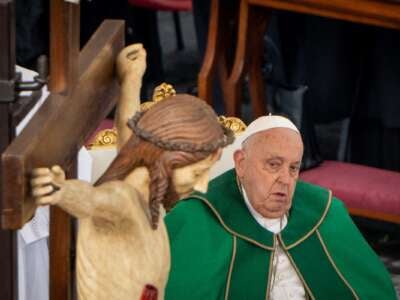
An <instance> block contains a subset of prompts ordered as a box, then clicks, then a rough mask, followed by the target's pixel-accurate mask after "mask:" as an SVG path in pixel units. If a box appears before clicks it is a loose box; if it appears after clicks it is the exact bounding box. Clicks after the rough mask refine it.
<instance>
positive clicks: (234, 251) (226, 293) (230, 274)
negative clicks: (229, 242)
mask: <svg viewBox="0 0 400 300" xmlns="http://www.w3.org/2000/svg"><path fill="white" fill-rule="evenodd" d="M235 258H236V236H234V235H233V249H232V258H231V263H230V265H229V273H228V278H227V279H226V288H225V298H224V299H225V300H227V299H228V297H229V289H230V286H231V276H232V270H233V265H234V263H235Z"/></svg>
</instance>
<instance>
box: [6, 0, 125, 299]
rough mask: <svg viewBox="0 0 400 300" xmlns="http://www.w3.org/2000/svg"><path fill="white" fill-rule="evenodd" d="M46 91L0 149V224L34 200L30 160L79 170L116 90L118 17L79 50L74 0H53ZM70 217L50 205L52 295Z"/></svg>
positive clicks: (60, 277) (63, 276)
mask: <svg viewBox="0 0 400 300" xmlns="http://www.w3.org/2000/svg"><path fill="white" fill-rule="evenodd" d="M50 27H51V37H50V55H51V57H50V84H49V88H50V91H51V94H50V96H49V97H48V99H47V100H46V101H45V103H44V104H43V105H42V107H41V108H40V110H39V111H38V112H37V113H36V114H35V116H34V117H33V119H32V120H31V121H30V123H29V124H28V126H27V127H26V128H25V129H24V130H23V132H22V133H21V135H20V136H18V137H17V138H16V139H15V140H14V141H13V143H12V144H11V145H10V146H9V147H8V148H7V149H6V151H5V152H4V153H3V155H2V166H1V168H2V170H1V171H2V174H3V175H4V176H3V177H2V185H3V189H2V210H1V217H2V220H1V225H2V228H3V229H19V228H21V227H22V226H23V225H24V224H25V223H26V222H27V221H29V220H30V219H31V218H32V216H33V214H34V212H35V209H36V205H35V203H34V202H33V200H32V198H31V197H30V195H29V174H30V172H31V170H32V169H33V168H35V167H43V166H51V165H54V164H58V165H61V166H62V167H63V168H65V169H66V170H67V175H69V176H70V177H73V176H74V175H75V171H76V157H77V152H78V150H79V149H80V148H81V147H82V146H83V144H84V142H85V140H86V139H87V138H88V137H89V136H90V134H91V133H92V132H93V131H94V130H95V129H96V127H97V126H98V125H99V123H100V122H101V121H102V120H103V119H104V118H105V117H106V115H107V114H108V113H109V112H110V110H111V109H112V107H113V106H114V105H115V100H116V99H117V97H118V91H119V89H118V84H117V82H116V76H115V70H114V62H115V58H116V56H117V54H118V52H119V51H120V50H121V49H122V48H123V46H124V24H123V21H115V20H114V21H112V20H108V21H105V22H103V24H102V25H101V26H100V27H99V29H98V30H97V31H96V33H95V34H94V35H93V36H92V38H91V39H90V40H89V42H88V43H87V44H86V45H85V47H84V49H83V50H82V51H81V52H79V5H78V4H73V3H70V2H69V1H64V0H52V1H51V26H50ZM71 232H72V230H71V222H70V217H69V216H68V215H67V214H66V213H64V212H63V211H61V210H60V209H58V208H56V207H55V208H52V209H51V226H50V298H51V299H57V300H62V299H70V298H71V290H72V289H71V282H72V276H71V272H70V267H71V263H70V248H71V247H72V244H71Z"/></svg>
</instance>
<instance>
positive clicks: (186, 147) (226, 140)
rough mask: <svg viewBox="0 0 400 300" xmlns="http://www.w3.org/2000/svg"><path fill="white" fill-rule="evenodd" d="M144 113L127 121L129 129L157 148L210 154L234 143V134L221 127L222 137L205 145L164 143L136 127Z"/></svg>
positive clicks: (137, 114) (141, 112)
mask: <svg viewBox="0 0 400 300" xmlns="http://www.w3.org/2000/svg"><path fill="white" fill-rule="evenodd" d="M144 113H145V111H139V112H137V113H136V114H135V115H134V116H133V117H132V118H131V119H129V121H128V126H129V128H131V129H132V131H133V132H134V133H135V134H136V136H138V137H140V138H141V139H143V140H146V141H148V142H150V143H152V144H154V145H156V146H157V147H159V148H162V149H165V150H168V151H184V152H189V153H194V152H212V151H215V150H217V149H218V148H222V147H225V146H227V145H229V144H232V143H233V141H234V133H233V131H232V130H231V129H229V128H227V127H225V126H223V125H222V124H220V125H221V128H222V130H223V132H224V136H223V137H222V138H220V139H218V140H215V141H213V142H210V143H205V144H201V145H195V144H192V143H188V142H179V143H176V142H171V141H164V140H162V139H161V138H160V137H158V136H155V135H154V134H152V133H150V132H148V131H146V130H144V129H143V128H140V127H139V126H138V122H139V120H140V118H141V117H142V116H143V114H144Z"/></svg>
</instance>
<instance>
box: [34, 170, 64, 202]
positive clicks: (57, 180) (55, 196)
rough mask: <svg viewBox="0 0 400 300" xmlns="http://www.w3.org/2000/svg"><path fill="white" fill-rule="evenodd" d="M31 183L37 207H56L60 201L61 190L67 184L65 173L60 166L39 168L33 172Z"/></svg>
mask: <svg viewBox="0 0 400 300" xmlns="http://www.w3.org/2000/svg"><path fill="white" fill-rule="evenodd" d="M30 183H31V188H32V196H33V197H34V198H35V201H36V204H37V205H48V204H52V205H54V204H57V203H58V202H59V201H60V192H59V190H60V189H61V187H62V186H63V184H64V183H65V173H64V171H63V169H61V168H60V167H59V166H53V167H51V169H49V168H37V169H34V170H33V171H32V177H31V181H30Z"/></svg>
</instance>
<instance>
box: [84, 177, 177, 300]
mask: <svg viewBox="0 0 400 300" xmlns="http://www.w3.org/2000/svg"><path fill="white" fill-rule="evenodd" d="M115 184H116V185H118V188H122V189H123V193H118V195H110V201H113V199H112V198H113V197H116V196H118V197H126V198H127V199H124V202H125V203H128V205H126V206H125V207H124V210H125V212H124V217H123V218H122V219H121V220H119V221H118V222H110V221H106V220H105V219H102V218H94V217H88V218H82V219H80V221H79V234H78V246H77V247H78V249H77V283H78V297H79V299H80V300H86V299H96V300H101V299H107V300H108V299H140V297H141V294H142V292H143V289H144V287H145V286H146V285H147V284H150V285H153V286H154V287H156V288H157V290H158V299H163V298H164V295H163V291H164V287H165V284H166V280H167V278H168V273H169V269H170V252H169V242H168V236H167V232H166V228H165V225H164V222H160V224H159V226H158V228H157V229H156V230H153V229H151V227H150V223H149V220H148V216H147V215H146V212H147V205H146V203H145V201H144V200H143V199H141V198H142V197H140V196H139V194H138V193H137V192H136V191H135V189H134V188H133V187H131V186H129V185H126V184H121V183H117V182H115ZM119 200H121V199H119Z"/></svg>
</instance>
